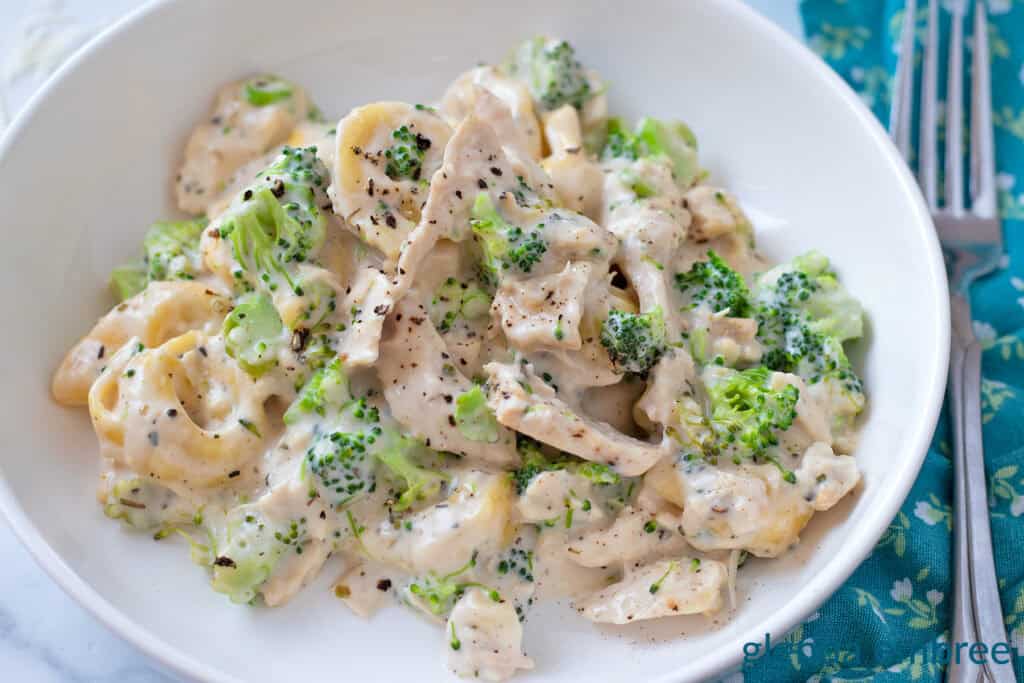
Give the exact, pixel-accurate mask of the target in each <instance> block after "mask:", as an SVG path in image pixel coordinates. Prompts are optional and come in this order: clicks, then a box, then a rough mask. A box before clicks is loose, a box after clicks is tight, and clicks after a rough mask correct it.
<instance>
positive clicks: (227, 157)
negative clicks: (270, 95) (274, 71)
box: [175, 76, 309, 214]
mask: <svg viewBox="0 0 1024 683" xmlns="http://www.w3.org/2000/svg"><path fill="white" fill-rule="evenodd" d="M261 84H262V85H261ZM269 84H273V85H277V86H280V88H279V89H278V90H277V93H279V94H283V95H284V96H280V97H277V98H276V99H274V100H273V101H271V102H268V103H265V104H259V103H256V102H260V101H261V100H260V98H258V97H256V98H253V97H252V93H253V91H254V89H257V90H259V89H262V86H265V85H269ZM285 93H286V94H285ZM254 99H255V100H256V102H254V101H253V100H254ZM308 107H309V103H308V101H307V99H306V93H305V91H304V90H302V88H299V87H298V86H295V85H293V84H290V83H285V82H284V81H280V80H279V79H276V78H274V77H272V76H257V77H254V78H251V79H248V80H245V81H237V82H234V83H229V84H227V85H226V86H224V87H223V88H221V90H220V92H218V93H217V99H216V101H215V102H214V105H213V110H212V111H211V112H210V116H209V118H208V119H207V120H206V121H204V122H203V123H200V124H199V125H197V126H196V127H195V128H194V129H193V130H192V134H191V135H190V136H189V139H188V143H187V144H186V145H185V158H184V162H183V163H182V166H181V169H180V170H179V171H178V176H177V179H176V181H175V192H176V195H177V201H178V208H179V209H181V210H182V211H185V212H187V213H191V214H201V213H206V211H207V208H208V206H209V205H210V204H211V203H212V202H213V201H214V200H216V199H217V198H218V197H219V196H220V195H221V194H222V193H223V192H224V190H226V189H228V186H229V184H230V181H231V178H232V176H233V175H234V174H235V172H236V171H237V170H238V169H239V168H241V167H242V166H243V165H245V164H247V163H249V162H251V161H253V160H256V159H259V158H260V157H262V156H263V155H265V154H266V153H267V152H268V151H270V150H271V149H272V148H273V147H275V146H277V145H279V144H281V143H282V142H284V141H285V140H287V139H288V136H289V135H290V134H291V132H292V130H293V129H294V128H295V126H296V125H297V124H298V123H299V122H300V121H302V120H303V119H304V118H306V112H307V110H308Z"/></svg>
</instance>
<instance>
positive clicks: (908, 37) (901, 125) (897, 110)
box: [889, 0, 917, 162]
mask: <svg viewBox="0 0 1024 683" xmlns="http://www.w3.org/2000/svg"><path fill="white" fill-rule="evenodd" d="M916 16H917V0H907V2H906V5H905V6H904V8H903V29H902V32H901V34H900V47H899V61H898V63H897V67H896V82H895V83H894V84H893V86H894V87H893V93H894V94H893V98H892V109H891V110H890V111H889V135H891V136H892V139H893V142H894V143H895V144H896V149H898V150H899V151H900V154H902V155H903V158H904V159H906V160H907V162H909V161H910V114H911V110H912V109H913V107H914V24H915V23H916V22H915V17H916Z"/></svg>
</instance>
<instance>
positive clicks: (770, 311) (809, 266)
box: [753, 252, 864, 414]
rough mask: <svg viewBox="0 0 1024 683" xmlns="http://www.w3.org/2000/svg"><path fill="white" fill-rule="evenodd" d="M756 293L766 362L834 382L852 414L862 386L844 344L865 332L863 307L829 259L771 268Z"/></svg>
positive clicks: (812, 256) (815, 257)
mask: <svg viewBox="0 0 1024 683" xmlns="http://www.w3.org/2000/svg"><path fill="white" fill-rule="evenodd" d="M753 297H754V306H755V309H756V317H757V320H758V332H757V335H758V340H759V341H760V342H761V345H762V347H763V348H764V357H763V359H762V362H763V363H764V364H765V365H766V366H767V367H769V368H771V369H773V370H778V371H781V372H793V373H796V374H798V375H800V376H801V377H803V378H804V379H805V380H806V381H807V382H808V383H810V384H816V383H817V382H821V381H827V382H835V383H836V384H837V385H838V387H839V390H840V392H841V393H842V394H843V395H844V396H846V398H847V399H849V402H850V404H851V409H852V411H853V413H854V414H856V413H857V412H859V411H860V409H861V408H862V407H863V404H864V396H863V386H862V384H861V380H860V378H859V377H857V375H856V373H855V372H854V370H853V368H852V367H851V365H850V361H849V360H848V359H847V357H846V353H845V352H844V350H843V342H844V341H847V340H850V339H856V338H858V337H860V336H862V335H863V331H864V311H863V309H862V307H861V305H860V304H859V303H858V302H857V301H856V300H855V299H854V298H853V297H851V296H850V295H849V294H848V293H847V292H846V290H845V289H844V288H843V287H842V286H841V285H840V284H839V281H838V280H837V279H836V276H835V273H834V272H832V270H831V269H830V268H829V262H828V259H827V258H825V257H824V256H822V255H821V254H820V253H818V252H809V253H807V254H804V255H803V256H800V257H797V258H795V259H793V261H792V262H791V263H788V264H782V265H780V266H776V267H775V268H772V269H771V270H769V271H767V272H766V273H763V274H762V275H761V276H760V277H758V278H757V281H756V282H755V286H754V292H753Z"/></svg>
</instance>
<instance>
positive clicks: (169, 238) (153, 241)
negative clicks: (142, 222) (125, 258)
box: [110, 218, 206, 301]
mask: <svg viewBox="0 0 1024 683" xmlns="http://www.w3.org/2000/svg"><path fill="white" fill-rule="evenodd" d="M205 227H206V219H205V218H196V219H194V220H188V221H159V222H157V223H154V224H153V225H151V226H150V228H149V229H148V230H147V231H146V236H145V238H144V239H143V241H142V246H143V250H144V252H145V253H144V256H143V259H142V263H141V264H139V263H133V264H128V265H125V266H120V267H118V268H115V269H114V271H113V272H112V273H111V274H110V288H111V290H112V291H113V292H114V295H115V296H116V297H117V299H118V300H119V301H124V300H125V299H128V298H131V297H133V296H135V295H136V294H138V293H139V292H141V291H142V290H144V289H145V288H146V285H148V284H149V283H150V282H153V281H155V280H194V279H195V278H196V276H198V275H199V274H200V273H201V272H202V269H203V263H202V256H201V254H200V253H199V238H200V237H201V236H202V234H203V228H205Z"/></svg>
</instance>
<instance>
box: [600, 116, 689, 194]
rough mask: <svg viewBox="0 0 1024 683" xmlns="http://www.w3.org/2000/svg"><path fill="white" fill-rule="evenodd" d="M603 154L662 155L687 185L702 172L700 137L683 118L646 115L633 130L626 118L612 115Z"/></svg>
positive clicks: (626, 156) (621, 156) (674, 174)
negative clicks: (624, 119)
mask: <svg viewBox="0 0 1024 683" xmlns="http://www.w3.org/2000/svg"><path fill="white" fill-rule="evenodd" d="M600 156H601V158H602V159H605V160H608V159H627V160H631V161H632V160H636V159H642V158H650V159H662V160H664V161H666V162H668V164H669V165H670V166H671V168H672V177H673V178H674V179H675V181H676V184H678V185H679V186H680V187H683V188H687V187H689V186H690V185H692V184H693V183H694V181H695V180H696V179H697V177H698V176H699V175H700V166H699V165H698V163H697V138H696V136H694V134H693V131H692V130H690V128H689V127H688V126H687V125H686V124H685V123H683V122H682V121H662V120H660V119H654V118H649V117H645V118H642V119H640V121H639V122H638V123H637V126H636V130H635V131H632V132H631V131H630V130H629V128H628V127H627V126H626V124H625V123H624V122H623V121H622V119H620V118H614V117H613V118H610V119H608V124H607V131H606V138H605V143H604V147H603V149H602V150H601V155H600Z"/></svg>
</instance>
